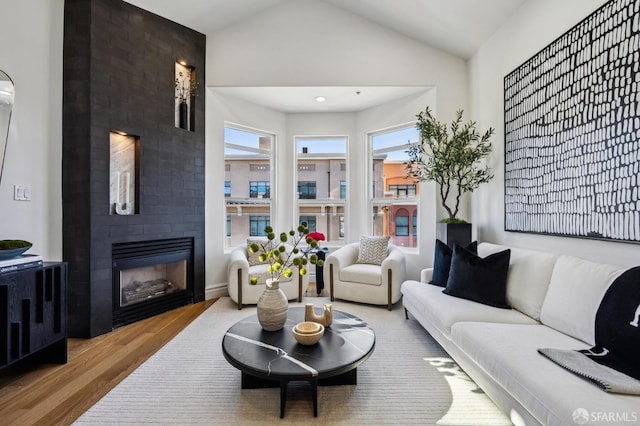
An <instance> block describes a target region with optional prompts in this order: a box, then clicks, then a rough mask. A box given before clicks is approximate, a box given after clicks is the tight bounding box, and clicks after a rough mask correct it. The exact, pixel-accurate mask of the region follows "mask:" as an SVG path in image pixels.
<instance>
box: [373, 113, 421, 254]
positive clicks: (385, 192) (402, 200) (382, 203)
mask: <svg viewBox="0 0 640 426" xmlns="http://www.w3.org/2000/svg"><path fill="white" fill-rule="evenodd" d="M415 127H416V123H415V122H408V123H402V124H398V125H393V126H389V127H385V128H382V129H378V130H374V131H370V132H367V133H366V137H367V173H366V176H367V179H366V185H367V194H368V195H367V197H368V198H367V222H368V223H367V227H368V229H369V232H370V233H371V235H378V234H380V233H376V217H377V216H378V215H385V214H388V212H389V210H390V209H388V208H386V207H388V206H394V203H393V201H391V202H390V199H391V200H397V204H398V206H399V207H400V208H401V206H403V205H406V206H415V211H414V212H412V211H411V209H410V211H409V216H408V217H411V216H415V217H416V218H417V217H418V216H419V215H420V209H421V203H420V195H421V189H420V182H414V183H411V182H409V181H407V185H415V188H416V193H415V194H414V195H408V194H407V195H406V196H398V194H397V193H394V194H393V195H392V196H389V195H390V194H389V193H390V191H389V186H391V185H395V184H391V183H387V182H386V181H385V180H384V178H383V180H382V182H377V181H376V176H374V161H375V158H376V156H377V155H382V154H387V153H392V152H399V151H406V150H407V148H408V141H405V142H404V143H402V144H396V145H386V144H385V145H384V146H383V147H382V148H377V149H374V141H375V138H376V137H377V136H380V135H385V134H389V133H394V132H400V131H403V130H409V129H415ZM416 132H417V130H416ZM413 137H416V138H419V134H416V135H412V139H413ZM417 142H418V140H411V143H417ZM384 161H385V160H383V162H382V165H381V167H384ZM403 161H404V160H403ZM399 162H400V161H397V163H399ZM383 176H384V173H383ZM378 184H381V185H382V186H383V188H382V195H381V196H379V197H375V194H376V192H375V191H376V188H377V189H378V191H380V189H379V185H378ZM376 206H379V207H380V209H379V210H378V211H377V214H376V209H374V207H376ZM389 220H390V217H387V219H386V220H385V221H389ZM411 222H412V221H411V220H409V224H408V235H407V236H400V238H409V239H410V240H409V241H412V243H413V245H407V246H404V245H399V246H400V247H401V248H402V249H403V250H405V251H410V252H418V251H419V248H420V234H419V233H417V235H414V233H413V232H412V230H411V228H412V227H411ZM389 225H390V224H389V223H387V225H386V226H385V227H383V228H386V230H383V231H382V234H381V235H385V234H386V233H387V231H390V232H388V233H390V234H393V235H390V236H391V241H390V242H391V243H392V244H394V241H393V240H394V237H396V235H395V234H396V230H395V216H394V219H393V228H394V229H392V230H389V229H388V228H390V227H391V226H389ZM378 226H380V225H378ZM415 228H417V227H414V229H415ZM395 245H398V244H395Z"/></svg>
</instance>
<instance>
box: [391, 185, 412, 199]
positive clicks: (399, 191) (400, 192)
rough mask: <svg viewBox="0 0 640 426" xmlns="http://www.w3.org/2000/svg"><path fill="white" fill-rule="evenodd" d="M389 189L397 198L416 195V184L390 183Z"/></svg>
mask: <svg viewBox="0 0 640 426" xmlns="http://www.w3.org/2000/svg"><path fill="white" fill-rule="evenodd" d="M389 191H390V192H393V193H394V194H395V197H396V198H402V197H415V196H416V186H415V185H389Z"/></svg>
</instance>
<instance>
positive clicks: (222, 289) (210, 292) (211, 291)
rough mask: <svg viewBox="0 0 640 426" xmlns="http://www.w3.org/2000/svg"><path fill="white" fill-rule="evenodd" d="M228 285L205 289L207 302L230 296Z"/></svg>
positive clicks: (215, 285)
mask: <svg viewBox="0 0 640 426" xmlns="http://www.w3.org/2000/svg"><path fill="white" fill-rule="evenodd" d="M228 295H229V291H228V290H227V283H219V284H214V285H212V286H211V287H207V288H205V289H204V298H205V300H211V299H216V298H218V297H224V296H228Z"/></svg>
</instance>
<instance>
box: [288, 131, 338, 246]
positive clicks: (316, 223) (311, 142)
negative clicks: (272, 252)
mask: <svg viewBox="0 0 640 426" xmlns="http://www.w3.org/2000/svg"><path fill="white" fill-rule="evenodd" d="M295 142H296V170H297V176H296V183H295V185H296V186H295V188H296V190H297V194H298V197H297V205H298V217H299V218H300V222H302V221H304V220H306V221H307V223H308V225H309V229H310V230H312V231H316V232H321V233H322V234H324V236H325V238H326V242H327V243H334V244H335V243H342V242H343V241H342V240H343V239H344V226H345V225H344V209H345V198H346V188H347V185H346V178H347V170H346V162H347V138H346V137H343V136H339V137H336V136H331V137H329V136H327V137H321V136H317V137H316V136H314V137H307V136H296V137H295ZM292 189H293V188H292Z"/></svg>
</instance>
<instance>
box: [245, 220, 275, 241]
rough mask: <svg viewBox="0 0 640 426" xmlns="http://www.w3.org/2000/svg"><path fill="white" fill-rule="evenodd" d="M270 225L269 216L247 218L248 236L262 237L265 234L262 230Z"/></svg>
mask: <svg viewBox="0 0 640 426" xmlns="http://www.w3.org/2000/svg"><path fill="white" fill-rule="evenodd" d="M270 224H271V218H270V217H269V216H250V217H249V229H250V231H249V235H250V236H252V237H263V236H266V235H267V233H266V232H264V228H265V227H267V226H269V225H270Z"/></svg>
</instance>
